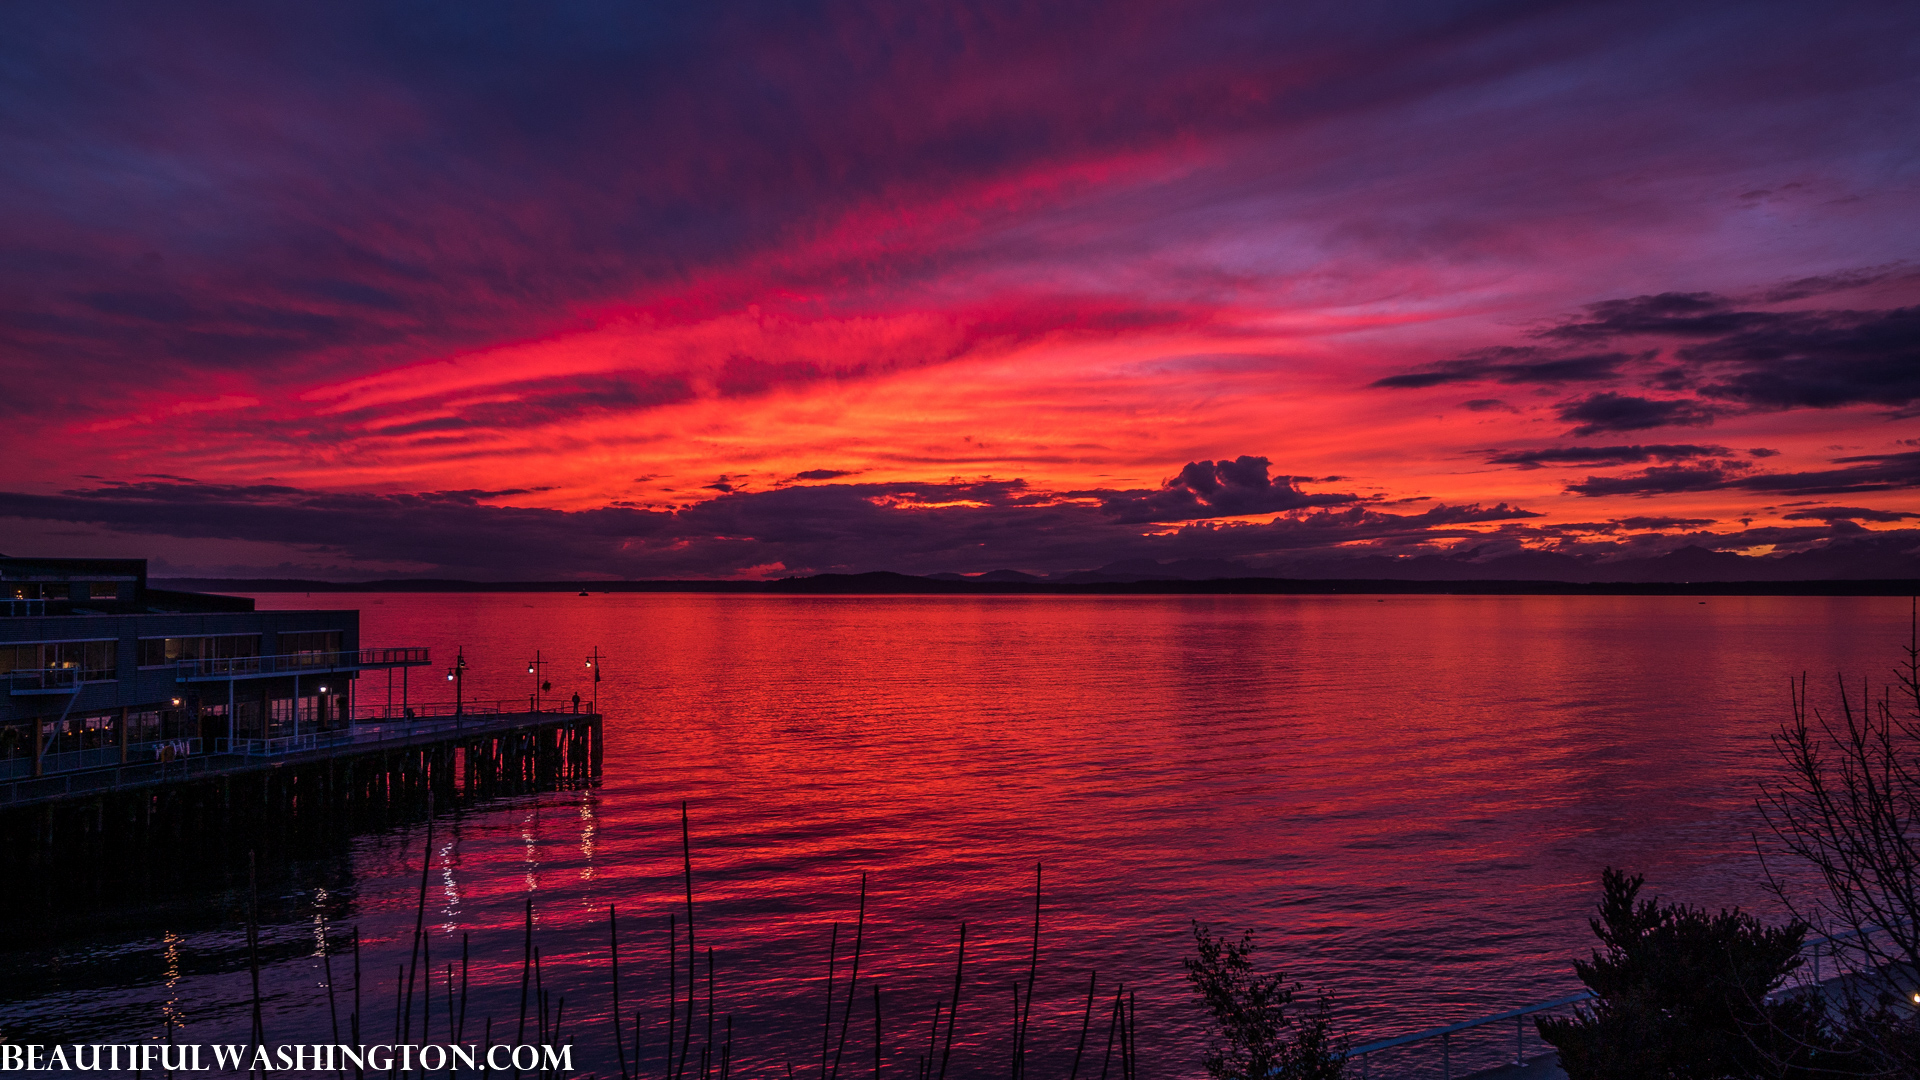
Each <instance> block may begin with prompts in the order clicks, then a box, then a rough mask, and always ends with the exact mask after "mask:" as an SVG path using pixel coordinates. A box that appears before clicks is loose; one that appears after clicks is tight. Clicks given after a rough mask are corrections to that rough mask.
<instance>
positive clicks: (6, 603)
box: [0, 597, 59, 616]
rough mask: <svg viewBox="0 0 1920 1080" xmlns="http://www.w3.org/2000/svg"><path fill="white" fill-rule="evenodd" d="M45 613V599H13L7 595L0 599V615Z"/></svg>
mask: <svg viewBox="0 0 1920 1080" xmlns="http://www.w3.org/2000/svg"><path fill="white" fill-rule="evenodd" d="M58 602H59V601H55V603H58ZM46 613H47V601H46V600H45V599H39V600H15V599H13V598H12V597H8V598H7V599H5V600H0V615H6V616H20V615H45V614H46Z"/></svg>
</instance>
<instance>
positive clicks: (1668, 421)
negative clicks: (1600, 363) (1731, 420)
mask: <svg viewBox="0 0 1920 1080" xmlns="http://www.w3.org/2000/svg"><path fill="white" fill-rule="evenodd" d="M1719 413H1720V410H1718V409H1715V408H1713V407H1712V406H1707V405H1700V404H1698V403H1695V402H1692V401H1686V400H1677V399H1661V398H1644V397H1637V396H1634V395H1632V394H1618V393H1615V392H1613V391H1611V390H1606V391H1602V392H1601V393H1598V394H1589V395H1587V396H1586V397H1584V398H1578V399H1575V400H1573V401H1564V402H1561V403H1560V405H1559V408H1558V416H1559V417H1560V419H1562V420H1567V421H1571V422H1573V423H1576V424H1578V425H1579V426H1578V427H1575V428H1574V429H1573V431H1572V434H1573V435H1574V436H1575V437H1576V438H1585V437H1587V436H1589V435H1599V434H1602V433H1604V432H1609V431H1644V430H1646V429H1648V428H1657V427H1675V426H1678V427H1705V426H1707V425H1708V424H1711V423H1713V420H1714V417H1715V416H1717V415H1719Z"/></svg>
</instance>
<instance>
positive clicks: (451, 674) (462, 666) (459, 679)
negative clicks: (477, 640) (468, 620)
mask: <svg viewBox="0 0 1920 1080" xmlns="http://www.w3.org/2000/svg"><path fill="white" fill-rule="evenodd" d="M466 679H467V647H466V646H465V645H462V646H460V649H459V652H458V653H457V655H455V656H454V658H453V666H452V667H450V668H448V669H447V681H448V682H450V683H452V684H453V718H454V721H455V723H456V724H457V723H458V722H459V720H460V718H461V717H462V716H464V715H466V688H467V682H466Z"/></svg>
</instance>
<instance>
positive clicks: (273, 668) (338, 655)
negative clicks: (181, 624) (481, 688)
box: [174, 648, 433, 682]
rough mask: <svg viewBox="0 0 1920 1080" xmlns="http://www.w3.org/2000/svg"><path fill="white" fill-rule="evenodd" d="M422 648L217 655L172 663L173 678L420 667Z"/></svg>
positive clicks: (186, 679) (424, 658)
mask: <svg viewBox="0 0 1920 1080" xmlns="http://www.w3.org/2000/svg"><path fill="white" fill-rule="evenodd" d="M432 662H433V661H432V659H431V658H430V657H429V656H428V651H427V650H426V649H423V648H404V649H361V650H359V651H357V652H356V651H353V650H350V649H342V650H338V651H311V652H297V653H277V654H274V655H271V656H216V657H207V658H204V659H200V660H178V661H175V662H174V672H175V678H176V679H177V680H178V681H180V682H189V681H192V680H195V679H241V678H253V677H258V676H264V675H299V674H303V673H306V672H312V671H340V670H356V671H357V670H359V669H361V668H382V667H388V668H391V667H422V666H424V665H426V664H430V663H432Z"/></svg>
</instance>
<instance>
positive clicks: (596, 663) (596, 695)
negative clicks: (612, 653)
mask: <svg viewBox="0 0 1920 1080" xmlns="http://www.w3.org/2000/svg"><path fill="white" fill-rule="evenodd" d="M603 659H605V658H604V657H602V656H601V655H600V646H598V645H595V646H594V647H593V654H592V655H590V656H588V657H587V670H588V671H591V672H593V714H594V715H595V716H598V715H600V661H601V660H603Z"/></svg>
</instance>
